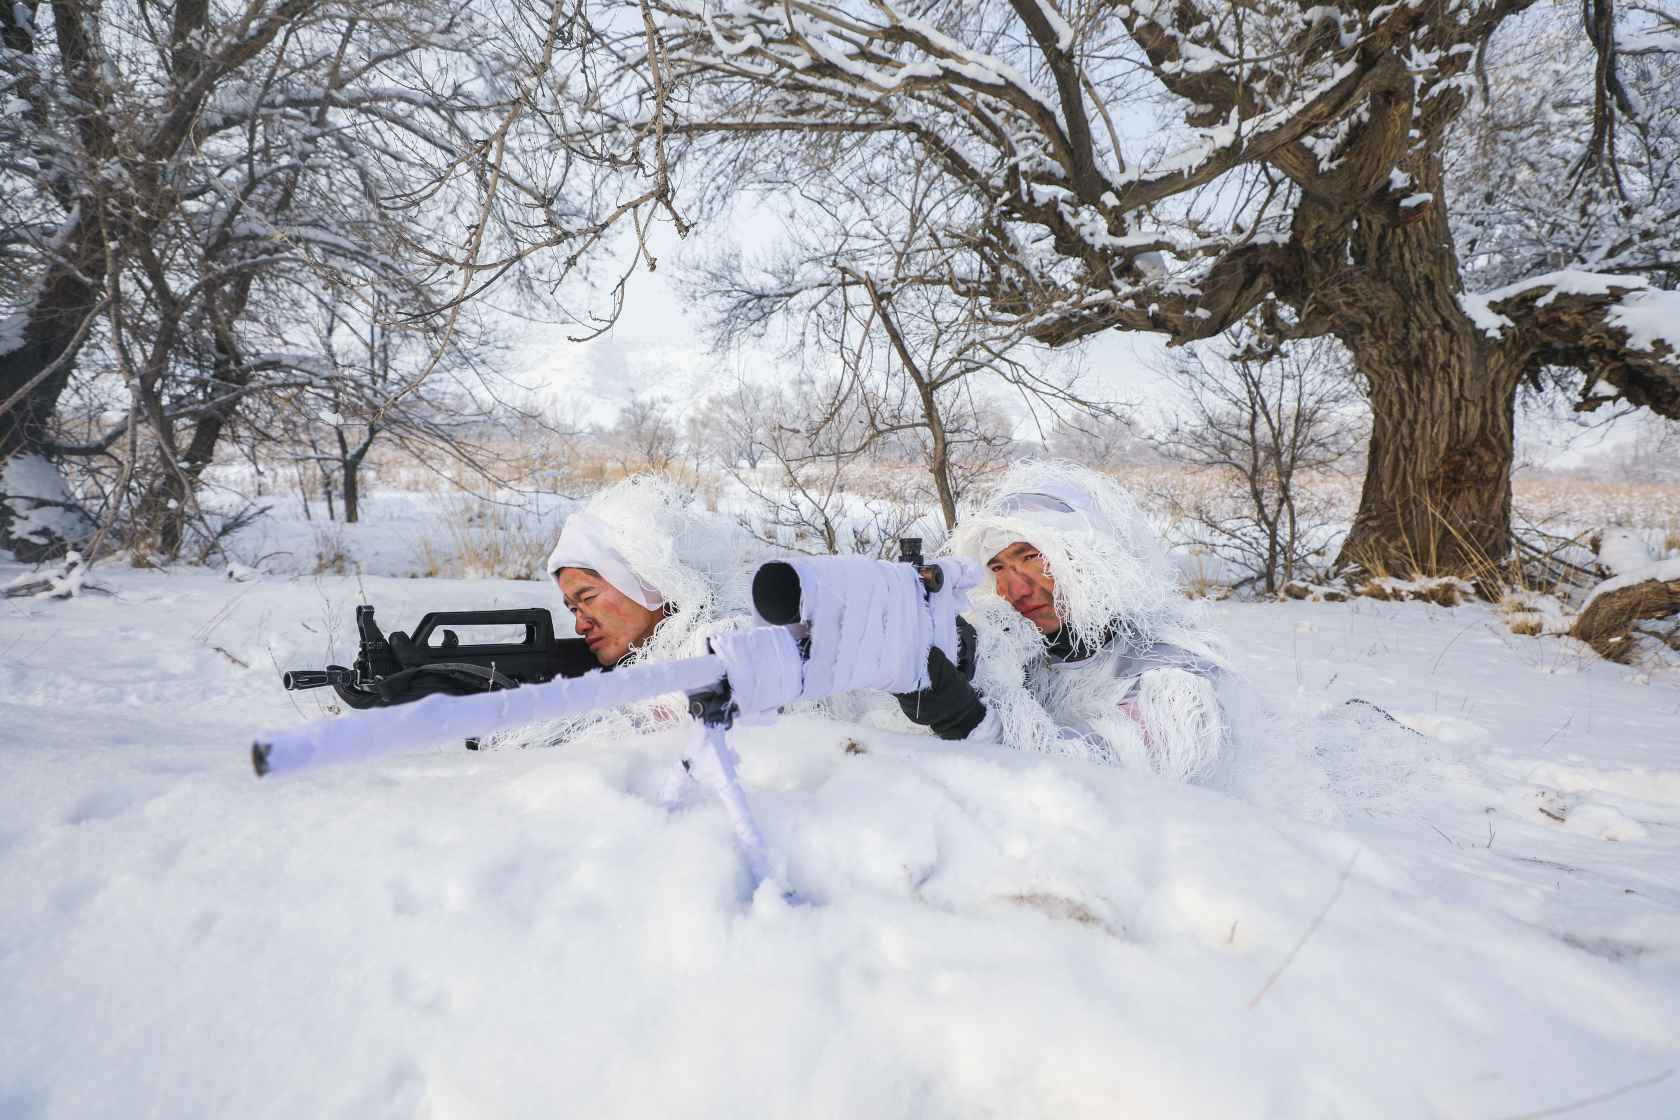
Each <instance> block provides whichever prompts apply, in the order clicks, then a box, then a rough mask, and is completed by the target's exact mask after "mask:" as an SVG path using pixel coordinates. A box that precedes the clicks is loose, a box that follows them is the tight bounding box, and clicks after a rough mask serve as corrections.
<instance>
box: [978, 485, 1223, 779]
mask: <svg viewBox="0 0 1680 1120" xmlns="http://www.w3.org/2000/svg"><path fill="white" fill-rule="evenodd" d="M1017 541H1025V542H1027V543H1029V544H1031V545H1032V546H1033V547H1034V548H1035V549H1036V550H1037V551H1038V552H1039V554H1040V555H1041V556H1042V557H1043V559H1044V567H1045V571H1046V572H1047V573H1048V574H1049V576H1050V577H1051V579H1052V580H1053V581H1054V584H1055V592H1054V594H1055V599H1054V602H1055V608H1056V613H1057V615H1058V616H1059V617H1060V618H1061V620H1062V624H1063V630H1062V633H1061V634H1059V635H1057V638H1058V639H1059V640H1057V641H1056V642H1054V643H1052V642H1050V641H1048V640H1047V639H1046V638H1045V637H1044V636H1043V635H1042V634H1040V632H1039V630H1038V628H1037V627H1036V626H1034V625H1033V624H1032V622H1031V621H1030V620H1028V619H1026V618H1024V617H1022V616H1021V615H1020V614H1018V613H1017V612H1016V611H1015V609H1014V608H1013V607H1012V606H1010V605H1009V603H1008V602H1006V601H1005V600H1004V599H1002V598H1001V597H999V596H998V595H997V593H996V591H995V588H993V587H992V586H991V584H990V581H983V582H982V584H981V587H980V588H978V589H977V590H976V591H975V593H974V595H973V603H974V611H973V612H972V616H971V617H972V618H973V620H974V623H975V626H976V628H977V629H978V630H979V635H980V637H979V658H978V664H977V667H976V670H975V677H974V685H975V687H976V688H977V689H978V690H979V692H980V693H981V695H982V696H983V697H984V699H985V703H986V708H987V714H986V718H985V720H984V721H983V722H982V723H981V724H980V726H979V727H977V728H975V730H974V731H973V732H971V733H970V734H969V736H968V737H969V738H970V739H971V740H972V739H981V740H993V741H997V742H1001V743H1004V744H1006V745H1008V746H1011V747H1016V748H1019V749H1022V750H1034V751H1041V752H1044V753H1046V754H1058V755H1069V756H1074V757H1080V758H1088V759H1091V760H1093V761H1098V762H1103V763H1107V764H1110V765H1118V766H1125V767H1132V768H1138V769H1147V770H1151V771H1154V772H1156V773H1158V774H1162V775H1164V776H1167V777H1172V778H1177V779H1181V780H1186V781H1196V780H1207V779H1209V778H1212V777H1214V776H1215V774H1216V772H1217V771H1218V769H1219V767H1220V764H1221V761H1222V757H1223V756H1224V755H1225V754H1226V753H1227V750H1228V748H1229V746H1230V743H1231V738H1232V733H1231V723H1232V720H1231V712H1232V710H1233V709H1234V707H1235V705H1236V703H1237V702H1238V698H1237V697H1236V696H1235V695H1233V693H1234V686H1233V682H1232V681H1231V678H1230V674H1229V673H1228V672H1227V670H1226V667H1225V657H1224V653H1223V650H1222V648H1221V643H1220V642H1219V641H1218V640H1217V639H1216V638H1214V637H1213V636H1212V635H1211V634H1210V633H1209V632H1208V630H1207V628H1206V626H1205V624H1204V623H1203V622H1202V620H1201V618H1200V612H1199V610H1198V609H1197V607H1196V605H1195V604H1193V603H1191V602H1190V601H1189V600H1187V599H1186V598H1185V597H1184V595H1183V593H1182V590H1181V588H1180V586H1179V580H1178V575H1177V572H1176V570H1175V569H1174V568H1173V566H1172V564H1171V562H1170V561H1169V559H1168V557H1167V555H1166V552H1165V550H1164V549H1163V548H1162V547H1161V545H1160V543H1159V541H1158V539H1157V538H1156V535H1155V533H1154V531H1153V530H1152V529H1151V528H1150V526H1149V524H1148V522H1147V520H1146V519H1145V518H1144V516H1143V513H1142V512H1141V511H1140V510H1139V509H1138V506H1137V503H1136V502H1135V501H1134V500H1133V499H1132V497H1131V496H1130V495H1129V494H1127V493H1126V491H1125V490H1123V489H1122V488H1121V487H1120V486H1119V485H1118V484H1116V483H1115V482H1114V481H1112V480H1111V479H1108V478H1106V477H1104V476H1102V475H1100V474H1097V473H1096V472H1094V471H1090V470H1086V469H1085V468H1082V467H1078V466H1075V465H1073V464H1069V463H1055V462H1029V463H1023V464H1021V465H1019V466H1016V467H1014V468H1012V469H1011V470H1009V471H1008V472H1007V473H1006V474H1005V475H1004V476H1003V478H1002V479H1001V480H1000V481H998V482H997V483H996V484H995V485H994V486H993V487H992V488H991V489H990V491H989V492H988V493H987V494H985V495H984V496H983V497H982V498H981V499H980V500H979V501H978V502H976V503H975V504H974V505H973V507H972V508H969V509H966V510H965V511H964V513H963V515H962V516H961V518H960V519H959V520H958V523H957V528H956V531H955V533H953V535H952V537H951V541H950V543H949V545H948V551H950V552H952V553H955V554H956V555H959V556H962V557H964V558H966V559H971V560H974V561H975V562H977V563H980V564H984V563H985V562H986V561H987V560H989V559H990V558H991V557H992V556H995V555H996V554H997V553H998V552H1000V551H1002V550H1003V549H1005V548H1008V547H1009V546H1010V545H1011V544H1014V543H1015V542H1017ZM1081 650H1085V651H1092V652H1090V653H1088V654H1086V655H1084V656H1080V654H1079V651H1081Z"/></svg>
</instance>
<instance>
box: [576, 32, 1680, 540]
mask: <svg viewBox="0 0 1680 1120" xmlns="http://www.w3.org/2000/svg"><path fill="white" fill-rule="evenodd" d="M1531 9H1532V10H1531ZM1585 13H1586V15H1587V17H1588V18H1587V19H1586V20H1585V23H1586V27H1587V30H1588V33H1589V34H1588V40H1587V47H1586V49H1585V50H1584V51H1578V52H1576V54H1575V55H1573V56H1571V57H1570V58H1567V59H1563V60H1561V61H1560V62H1559V64H1558V65H1557V66H1555V67H1554V68H1553V69H1552V70H1551V71H1550V73H1549V74H1548V75H1547V76H1546V77H1545V78H1544V79H1543V82H1544V84H1547V85H1549V86H1550V88H1551V89H1552V90H1553V91H1554V92H1555V93H1557V94H1559V95H1560V96H1559V98H1558V100H1559V102H1560V103H1561V104H1562V105H1563V107H1564V108H1563V111H1562V112H1561V113H1551V114H1546V115H1543V116H1541V117H1539V118H1537V119H1536V120H1535V123H1534V124H1533V126H1532V127H1530V128H1527V129H1526V130H1524V131H1521V132H1518V133H1505V132H1502V131H1501V130H1500V129H1499V128H1497V127H1493V128H1490V129H1486V130H1479V129H1476V128H1472V127H1471V123H1472V122H1469V121H1467V120H1466V119H1465V118H1466V114H1467V110H1469V109H1470V107H1471V105H1472V102H1473V100H1474V99H1475V98H1477V97H1478V95H1480V96H1482V97H1485V98H1487V99H1488V100H1489V101H1490V102H1504V103H1513V102H1511V101H1510V99H1511V98H1512V97H1516V98H1517V100H1518V101H1519V102H1520V101H1521V96H1520V91H1519V93H1516V94H1513V93H1512V79H1514V78H1518V77H1521V73H1520V69H1521V67H1522V66H1523V65H1524V61H1523V60H1522V53H1523V48H1524V46H1525V45H1526V44H1528V43H1530V42H1533V41H1534V39H1535V35H1536V31H1537V29H1547V28H1563V27H1569V28H1578V27H1579V26H1580V21H1579V17H1578V15H1577V10H1576V8H1575V7H1574V6H1573V5H1564V4H1544V3H1541V4H1537V3H1535V0H1503V2H1497V3H1492V2H1482V0H1443V2H1441V3H1435V4H1426V5H1404V4H1402V5H1388V4H1385V5H1376V6H1372V5H1366V4H1345V5H1340V6H1338V5H1334V4H1332V5H1325V4H1321V3H1317V2H1316V0H1312V2H1309V0H1259V2H1256V3H1243V4H1234V5H1232V4H1222V3H1216V2H1213V0H1149V2H1144V3H1131V4H1113V5H1104V4H1096V5H1085V4H1076V5H1063V6H1060V7H1058V6H1056V5H1054V4H1048V3H1041V2H1039V0H979V2H970V0H964V2H962V3H957V2H955V0H952V2H949V3H947V2H944V0H938V2H935V3H932V4H922V5H919V6H913V7H911V8H906V7H903V6H901V5H898V4H895V3H892V2H890V0H881V2H878V3H873V4H871V5H869V6H867V7H864V8H859V7H855V6H852V5H844V4H840V3H833V2H828V0H810V2H805V3H800V4H798V5H796V6H794V7H789V6H788V5H786V4H782V3H776V2H772V0H746V2H744V3H736V4H731V5H728V6H726V7H724V8H722V9H717V8H713V7H711V6H704V7H703V6H699V5H689V4H686V3H657V2H649V3H646V4H642V3H640V2H638V3H637V4H634V5H632V4H630V3H629V2H628V0H622V2H621V3H620V4H617V5H615V4H612V3H608V4H607V5H605V9H604V11H602V12H601V13H600V14H599V15H597V16H596V17H595V24H594V26H595V27H596V29H597V31H598V32H599V34H600V36H601V37H602V40H603V43H602V46H603V47H604V48H605V49H606V50H607V51H611V52H613V54H612V57H617V58H622V59H625V60H626V63H625V65H624V66H623V67H622V68H621V69H619V70H617V71H614V72H611V73H610V74H608V73H603V77H602V79H601V81H602V88H603V89H607V88H610V89H611V91H612V92H611V94H610V95H607V94H603V95H601V96H599V97H597V98H596V99H595V100H594V101H592V102H591V104H590V105H589V107H588V110H587V112H585V113H583V114H582V116H581V117H572V118H568V121H567V125H568V126H570V127H572V129H573V133H572V134H573V135H575V136H578V137H597V138H602V140H603V142H605V138H608V137H612V138H617V140H618V142H619V145H620V148H621V150H622V149H624V148H627V147H629V146H632V145H634V146H638V147H639V149H640V150H646V149H647V148H648V147H650V146H651V147H657V148H658V149H659V151H660V153H661V162H660V167H661V170H662V172H663V170H664V169H665V168H666V166H667V164H669V165H670V166H673V167H681V166H683V165H684V163H685V162H688V161H702V162H703V163H705V162H706V161H709V164H707V166H708V167H709V168H710V169H714V173H712V174H710V175H707V174H704V173H703V172H699V171H697V172H695V173H693V174H691V175H690V177H689V178H690V179H692V180H693V181H696V182H699V181H704V182H706V183H707V184H708V186H707V188H705V190H704V191H700V192H698V193H697V194H696V195H695V196H694V197H695V202H694V203H693V204H692V205H694V206H695V207H698V209H699V211H700V212H704V211H705V208H706V206H707V204H708V202H709V201H710V200H712V199H713V198H714V197H715V196H718V195H721V194H723V193H725V192H726V191H728V190H731V189H734V188H737V187H740V186H753V187H759V188H764V189H770V190H777V191H783V192H786V193H787V194H789V195H790V196H792V197H797V198H800V199H818V200H823V201H824V204H826V200H829V199H832V198H833V197H836V196H843V195H844V194H845V192H846V191H847V190H849V189H850V185H851V184H853V183H856V182H860V181H873V180H872V178H871V175H872V169H873V168H874V167H875V166H877V165H878V164H879V163H880V162H881V161H882V160H886V159H897V160H898V162H899V166H900V167H901V168H903V169H906V170H907V169H909V168H913V167H920V166H926V167H929V168H932V169H933V170H934V171H936V173H937V175H938V176H939V184H940V188H941V189H942V190H943V191H944V192H945V197H946V198H947V199H948V202H947V203H946V204H945V205H944V206H943V208H942V210H941V211H940V217H939V220H938V221H937V222H935V223H931V224H929V225H928V226H925V227H922V228H920V229H917V230H915V231H913V232H914V235H915V236H914V243H915V244H917V245H921V246H934V245H937V246H940V247H942V248H944V249H945V250H946V251H947V253H948V254H950V255H949V256H948V258H947V263H946V265H945V266H944V267H941V268H938V269H933V270H925V269H912V271H911V272H910V273H909V274H908V275H898V276H895V277H894V278H893V279H894V282H895V283H898V284H903V283H919V284H925V285H930V286H942V287H944V288H946V289H947V290H949V291H951V292H954V293H957V294H959V295H965V296H978V297H981V298H983V299H984V301H985V302H986V304H987V307H988V309H989V313H990V314H991V315H992V316H994V317H995V318H998V319H1005V318H1012V319H1014V320H1015V321H1016V322H1018V323H1019V324H1020V326H1021V329H1022V330H1024V331H1025V332H1027V333H1028V334H1030V335H1031V337H1033V338H1035V339H1037V340H1039V341H1042V342H1046V343H1051V344H1062V343H1067V342H1071V341H1073V340H1076V339H1079V338H1082V337H1086V336H1088V335H1091V334H1093V333H1095V332H1098V331H1103V330H1109V329H1119V330H1128V331H1152V332H1161V333H1165V334H1166V335H1168V336H1169V338H1170V339H1171V340H1173V341H1175V342H1179V343H1183V342H1190V341H1195V340H1198V339H1209V338H1213V337H1216V336H1217V335H1219V334H1220V333H1221V332H1222V331H1224V330H1226V329H1228V328H1230V327H1232V326H1234V325H1236V324H1237V323H1239V322H1242V321H1243V320H1245V319H1246V318H1247V317H1248V316H1250V315H1252V314H1258V315H1259V317H1260V318H1259V321H1260V322H1261V324H1262V325H1263V328H1264V330H1265V331H1266V332H1267V333H1268V334H1269V335H1270V336H1271V337H1272V338H1273V339H1274V340H1276V341H1284V340H1293V339H1305V338H1315V337H1324V336H1331V337H1334V338H1336V339H1339V340H1340V341H1341V342H1342V343H1343V344H1344V345H1345V346H1346V347H1347V348H1348V350H1349V352H1350V353H1351V355H1352V357H1353V361H1354V364H1355V365H1356V367H1357V368H1358V369H1359V371H1360V372H1361V374H1362V375H1363V376H1364V378H1365V379H1366V381H1367V383H1368V385H1369V388H1370V397H1371V401H1372V407H1373V412H1374V423H1373V428H1372V436H1371V443H1370V448H1369V455H1368V468H1367V474H1366V480H1365V487H1364V491H1363V496H1362V499H1361V505H1360V509H1359V512H1358V514H1357V516H1356V518H1355V521H1354V525H1353V529H1352V532H1351V533H1350V534H1349V536H1348V538H1347V540H1346V542H1345V544H1344V546H1343V549H1342V553H1341V558H1342V560H1343V561H1345V562H1360V561H1368V562H1370V563H1371V564H1373V565H1384V566H1390V567H1398V566H1402V565H1404V564H1405V563H1407V562H1408V561H1409V560H1411V559H1415V558H1417V557H1421V556H1430V557H1434V558H1435V563H1437V564H1438V565H1439V567H1440V568H1441V569H1443V570H1461V569H1465V568H1472V567H1474V565H1475V563H1476V557H1479V556H1488V555H1504V554H1505V552H1506V551H1507V550H1508V548H1509V543H1510V520H1511V513H1510V470H1511V461H1512V453H1513V423H1514V421H1513V413H1512V400H1513V397H1514V395H1515V393H1516V392H1517V389H1518V386H1519V385H1520V384H1521V383H1522V381H1523V380H1524V378H1526V377H1529V376H1531V375H1532V374H1533V373H1534V371H1536V370H1538V369H1542V368H1544V367H1547V366H1558V367H1567V368H1570V369H1574V370H1577V371H1579V373H1580V375H1581V376H1582V377H1583V381H1584V382H1585V383H1586V384H1588V385H1592V384H1596V383H1597V382H1598V381H1600V380H1602V381H1604V382H1606V383H1607V384H1609V385H1611V386H1613V387H1614V390H1615V392H1616V394H1618V395H1620V396H1622V397H1625V398H1626V399H1627V400H1629V401H1633V402H1635V403H1637V404H1640V405H1643V406H1646V407H1649V408H1652V409H1654V410H1656V411H1659V412H1661V413H1663V414H1665V415H1680V341H1677V340H1676V339H1675V338H1674V337H1672V334H1673V332H1671V331H1668V330H1666V329H1660V330H1659V329H1656V328H1654V327H1647V326H1646V324H1653V323H1660V322H1665V321H1666V322H1674V321H1676V320H1680V296H1675V295H1672V294H1670V293H1666V292H1663V291H1660V290H1657V289H1654V288H1652V286H1651V284H1650V282H1649V278H1650V277H1652V276H1654V275H1657V274H1658V273H1661V272H1663V271H1664V270H1667V269H1670V268H1672V267H1673V265H1674V263H1675V261H1676V257H1677V248H1680V221H1677V220H1676V218H1677V216H1680V193H1677V191H1680V186H1677V181H1676V177H1675V175H1674V173H1673V172H1674V168H1675V166H1676V163H1675V161H1676V159H1677V158H1680V156H1676V154H1675V153H1676V152H1677V151H1680V147H1677V146H1676V145H1675V143H1674V139H1675V136H1676V135H1677V132H1676V122H1675V116H1674V114H1673V113H1672V112H1671V111H1670V109H1671V107H1672V106H1673V104H1674V99H1673V97H1672V90H1673V88H1674V87H1675V81H1676V76H1677V73H1676V71H1677V67H1676V58H1677V52H1676V51H1675V49H1674V38H1673V37H1672V36H1668V37H1659V36H1649V37H1646V38H1643V39H1640V40H1639V42H1638V44H1637V49H1638V51H1639V54H1638V55H1637V65H1626V64H1624V63H1625V62H1626V59H1624V58H1623V55H1622V52H1621V51H1620V50H1619V49H1618V47H1617V43H1618V41H1619V39H1623V40H1625V39H1629V38H1630V37H1631V36H1633V35H1634V34H1636V33H1638V32H1640V31H1642V30H1643V29H1645V28H1648V27H1650V26H1653V25H1654V23H1655V22H1656V21H1658V20H1659V19H1661V18H1666V17H1665V15H1664V11H1660V10H1653V9H1652V8H1651V7H1650V6H1648V5H1647V6H1640V5H1632V6H1628V8H1627V10H1626V12H1624V13H1623V14H1621V15H1620V16H1618V14H1617V12H1616V9H1615V7H1614V5H1613V3H1612V0H1589V3H1588V4H1587V6H1586V8H1585ZM1577 41H1578V40H1577ZM603 57H606V55H603ZM1507 60H1516V61H1515V62H1514V63H1512V64H1509V65H1508V63H1507ZM1151 103H1155V104H1159V105H1160V107H1161V119H1160V120H1159V121H1157V122H1151V123H1152V127H1150V128H1149V130H1148V132H1147V134H1144V135H1139V133H1140V132H1141V131H1142V130H1141V129H1139V128H1138V125H1137V122H1136V119H1135V117H1134V118H1129V117H1128V115H1127V113H1126V112H1125V111H1124V110H1126V109H1128V107H1130V106H1134V105H1147V104H1151ZM1519 115H1520V114H1519ZM1461 126H1463V127H1461ZM1554 126H1562V127H1554ZM1128 130H1129V131H1128ZM1589 133H1590V135H1589ZM1467 137H1470V138H1478V137H1485V138H1486V141H1487V143H1488V144H1489V145H1491V146H1492V148H1493V149H1494V150H1495V151H1497V152H1498V153H1499V156H1498V158H1497V159H1488V158H1485V157H1478V158H1476V159H1474V160H1466V159H1463V158H1460V157H1459V156H1458V154H1457V153H1459V152H1460V151H1462V149H1461V148H1457V147H1455V145H1457V144H1460V143H1461V142H1464V141H1465V140H1466V138H1467ZM1525 161H1527V162H1529V163H1530V164H1532V166H1533V169H1534V173H1532V174H1527V175H1523V176H1520V177H1519V176H1515V175H1511V174H1507V173H1506V171H1505V170H1504V169H1511V168H1515V167H1516V166H1518V165H1520V164H1523V163H1524V162H1525ZM1477 169H1486V170H1487V171H1488V175H1489V178H1488V180H1487V182H1488V188H1485V189H1483V190H1482V191H1480V192H1478V188H1477V174H1476V172H1477ZM672 181H685V180H684V179H683V177H682V176H681V175H678V176H676V177H675V178H674V179H671V178H662V179H661V180H660V182H661V183H664V184H667V185H668V184H669V183H670V182H672ZM1589 181H1590V182H1591V183H1592V184H1594V190H1595V192H1596V193H1595V194H1592V195H1591V196H1590V197H1591V198H1593V199H1595V200H1596V201H1593V202H1592V210H1591V214H1590V215H1589V216H1590V219H1591V220H1590V221H1588V222H1582V221H1580V220H1579V218H1580V217H1581V215H1579V214H1578V213H1577V212H1576V209H1575V207H1574V206H1573V205H1572V203H1573V202H1574V200H1575V199H1576V198H1577V197H1578V196H1579V197H1588V196H1585V195H1581V192H1580V191H1579V190H1578V187H1577V185H1578V184H1582V183H1585V182H1589ZM1507 185H1508V186H1507ZM1488 189H1491V190H1492V191H1493V192H1494V193H1495V194H1497V193H1498V192H1499V191H1500V190H1503V189H1521V190H1523V191H1525V192H1527V193H1528V194H1529V195H1530V196H1531V197H1532V198H1533V199H1534V200H1535V201H1534V203H1533V205H1532V206H1531V207H1530V210H1531V212H1532V213H1533V214H1535V215H1545V214H1547V213H1548V211H1549V212H1550V213H1551V214H1552V215H1553V216H1554V217H1556V216H1560V215H1569V214H1575V218H1574V219H1571V218H1567V217H1566V218H1564V220H1561V221H1557V220H1554V221H1551V222H1533V223H1528V224H1511V223H1505V224H1500V223H1493V222H1477V221H1475V220H1473V219H1474V214H1473V212H1475V211H1477V210H1478V209H1481V208H1482V206H1481V204H1480V203H1478V202H1477V201H1476V198H1477V197H1485V196H1486V194H1487V193H1488ZM1460 213H1463V214H1464V216H1465V220H1455V215H1458V214H1460ZM1588 226H1590V227H1591V229H1592V231H1593V232H1592V235H1591V236H1590V237H1585V238H1582V237H1577V236H1575V233H1576V232H1577V230H1580V229H1584V228H1585V227H1588ZM906 229H908V227H906ZM1496 235H1497V236H1496ZM1583 271H1585V272H1589V273H1591V274H1592V275H1591V276H1590V277H1583V276H1582V275H1581V273H1582V272H1583ZM877 279H880V280H885V279H887V277H885V276H882V275H880V274H877ZM1478 290H1479V294H1475V293H1477V291H1478Z"/></svg>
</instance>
